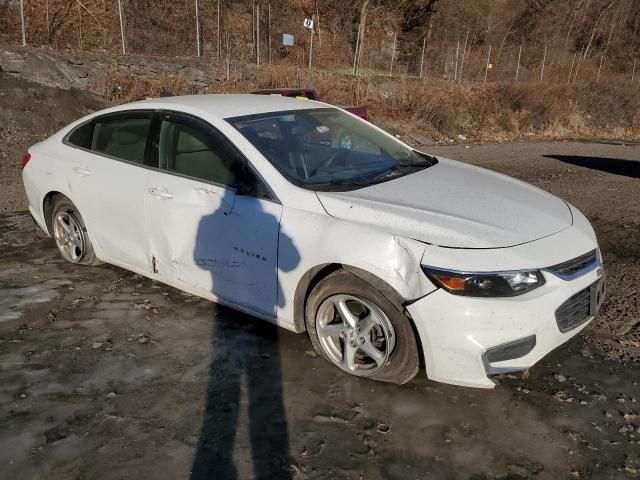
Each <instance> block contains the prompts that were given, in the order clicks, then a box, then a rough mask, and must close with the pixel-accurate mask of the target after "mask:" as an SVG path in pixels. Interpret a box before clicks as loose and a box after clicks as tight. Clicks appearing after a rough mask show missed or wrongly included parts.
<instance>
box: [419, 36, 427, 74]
mask: <svg viewBox="0 0 640 480" xmlns="http://www.w3.org/2000/svg"><path fill="white" fill-rule="evenodd" d="M426 45H427V37H426V36H425V37H424V38H423V39H422V56H421V57H420V78H422V67H423V66H424V47H425V46H426Z"/></svg>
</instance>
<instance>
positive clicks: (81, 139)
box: [65, 111, 153, 271]
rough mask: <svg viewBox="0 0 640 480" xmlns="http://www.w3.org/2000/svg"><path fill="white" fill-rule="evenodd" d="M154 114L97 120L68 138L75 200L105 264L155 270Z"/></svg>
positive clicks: (67, 162) (125, 114) (118, 115)
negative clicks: (149, 229) (148, 228)
mask: <svg viewBox="0 0 640 480" xmlns="http://www.w3.org/2000/svg"><path fill="white" fill-rule="evenodd" d="M151 117H152V112H150V111H130V112H118V113H115V114H108V115H105V116H101V117H97V118H95V119H94V120H93V121H92V122H90V123H88V124H85V125H83V126H81V127H79V128H77V129H76V130H74V131H72V132H71V134H70V135H69V136H68V137H67V138H66V140H65V143H66V144H67V145H69V146H71V147H75V148H73V149H71V151H70V153H69V155H68V158H67V159H65V168H69V172H68V174H67V175H66V177H67V178H68V179H69V186H70V189H71V193H72V196H73V198H72V200H73V201H74V203H75V204H76V206H77V207H78V209H79V210H80V213H81V214H82V217H83V219H84V221H85V222H86V224H87V229H88V230H89V232H91V235H92V240H93V241H95V242H96V243H97V245H98V247H99V248H100V250H101V251H102V253H103V254H104V255H105V256H106V257H108V258H105V260H108V261H111V262H114V263H118V264H122V265H123V266H129V267H133V268H134V269H138V270H140V269H142V270H145V271H149V268H148V263H149V262H148V260H147V258H148V256H147V248H146V234H145V222H144V198H145V187H146V179H147V173H148V171H149V170H148V167H149V166H153V165H150V164H149V162H148V161H147V159H148V158H149V157H147V140H148V133H149V129H150V125H151Z"/></svg>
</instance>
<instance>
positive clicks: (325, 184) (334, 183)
mask: <svg viewBox="0 0 640 480" xmlns="http://www.w3.org/2000/svg"><path fill="white" fill-rule="evenodd" d="M304 186H305V187H307V188H311V189H316V188H325V187H329V188H331V187H347V186H354V187H358V188H362V187H366V186H367V185H366V184H364V183H358V182H354V181H353V180H328V181H326V182H317V183H305V184H304Z"/></svg>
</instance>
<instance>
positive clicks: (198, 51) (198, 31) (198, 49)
mask: <svg viewBox="0 0 640 480" xmlns="http://www.w3.org/2000/svg"><path fill="white" fill-rule="evenodd" d="M196 52H197V54H198V57H199V56H200V17H199V16H198V0H196Z"/></svg>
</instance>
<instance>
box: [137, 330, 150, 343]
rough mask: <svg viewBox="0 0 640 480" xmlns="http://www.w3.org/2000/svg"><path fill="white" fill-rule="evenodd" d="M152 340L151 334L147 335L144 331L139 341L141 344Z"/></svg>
mask: <svg viewBox="0 0 640 480" xmlns="http://www.w3.org/2000/svg"><path fill="white" fill-rule="evenodd" d="M150 341H151V337H150V336H149V335H146V334H144V333H142V334H140V335H138V343H139V344H140V345H146V344H147V343H149V342H150Z"/></svg>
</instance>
